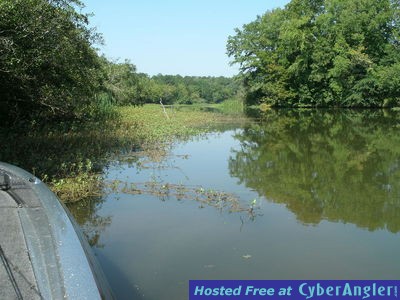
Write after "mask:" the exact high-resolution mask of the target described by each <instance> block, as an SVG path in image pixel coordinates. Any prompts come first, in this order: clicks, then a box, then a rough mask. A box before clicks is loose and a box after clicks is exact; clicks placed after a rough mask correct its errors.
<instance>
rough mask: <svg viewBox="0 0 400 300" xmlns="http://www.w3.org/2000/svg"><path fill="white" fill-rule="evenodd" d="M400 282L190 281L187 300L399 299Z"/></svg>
mask: <svg viewBox="0 0 400 300" xmlns="http://www.w3.org/2000/svg"><path fill="white" fill-rule="evenodd" d="M399 292H400V280H190V281H189V300H210V299H237V300H258V299H264V300H265V299H270V300H272V299H274V300H279V299H280V300H282V299H296V300H301V299H305V300H308V299H315V300H326V299H352V300H353V299H354V300H364V299H373V300H376V299H399V298H398V296H399Z"/></svg>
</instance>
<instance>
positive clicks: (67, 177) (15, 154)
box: [0, 105, 232, 202]
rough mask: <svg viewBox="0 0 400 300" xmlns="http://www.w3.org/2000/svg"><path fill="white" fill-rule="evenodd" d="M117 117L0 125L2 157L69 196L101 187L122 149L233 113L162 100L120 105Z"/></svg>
mask: <svg viewBox="0 0 400 300" xmlns="http://www.w3.org/2000/svg"><path fill="white" fill-rule="evenodd" d="M116 110H117V113H118V115H119V118H117V119H115V120H112V121H107V122H101V123H84V124H80V123H71V124H66V123H62V124H57V125H51V126H50V125H46V126H42V127H38V126H35V125H32V126H31V127H30V128H24V129H22V128H20V129H19V130H11V131H10V130H9V129H2V130H0V139H1V140H2V147H1V148H0V161H5V162H8V163H11V164H15V165H17V166H20V167H22V168H24V169H26V170H28V171H30V172H32V173H34V174H35V175H36V176H38V177H39V178H41V179H42V180H43V181H45V182H46V183H47V184H48V185H49V186H50V187H51V189H52V190H53V191H54V192H55V193H56V194H57V195H58V196H59V197H60V198H61V199H62V200H63V201H65V202H74V201H78V200H81V199H84V198H86V197H89V196H94V195H96V194H98V193H99V192H100V191H101V182H102V181H101V179H102V170H103V168H104V167H105V166H106V165H107V164H108V163H109V162H110V161H113V160H115V159H117V158H118V157H120V156H121V155H122V154H129V153H131V152H133V151H134V152H136V151H148V152H150V151H151V150H154V149H158V150H160V149H163V148H165V145H167V144H169V143H170V142H171V141H173V140H174V139H176V138H187V137H190V136H193V135H196V134H199V133H201V132H204V131H207V130H208V129H209V128H210V127H212V126H214V125H215V124H218V123H221V122H230V121H232V119H231V118H230V117H229V116H224V115H222V114H217V113H212V112H206V111H201V110H193V111H191V110H185V111H180V110H179V109H176V108H167V109H166V110H165V111H164V110H163V108H162V107H161V106H160V105H145V106H141V107H131V106H130V107H119V108H117V109H116Z"/></svg>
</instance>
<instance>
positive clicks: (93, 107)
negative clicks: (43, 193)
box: [0, 0, 240, 126]
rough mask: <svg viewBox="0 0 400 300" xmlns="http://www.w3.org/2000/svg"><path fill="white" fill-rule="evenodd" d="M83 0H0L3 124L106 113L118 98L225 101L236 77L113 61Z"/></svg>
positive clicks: (119, 102) (129, 102) (126, 102)
mask: <svg viewBox="0 0 400 300" xmlns="http://www.w3.org/2000/svg"><path fill="white" fill-rule="evenodd" d="M82 8H83V3H82V2H80V1H79V0H1V1H0V120H1V123H0V126H1V125H5V124H8V123H10V122H11V123H13V124H14V125H15V124H16V123H24V122H26V121H29V122H32V121H33V120H43V119H45V120H48V119H49V118H52V119H57V120H61V119H64V120H65V119H77V118H78V119H88V118H97V119H104V118H105V117H109V116H111V115H113V107H114V106H115V105H137V104H142V103H146V102H150V103H158V102H159V101H160V99H163V102H164V103H187V104H188V103H195V102H221V101H223V100H225V99H229V98H232V97H233V96H235V95H236V94H237V91H238V89H239V86H240V85H236V84H235V82H234V80H233V79H230V78H223V77H219V78H212V77H181V76H179V75H176V76H163V75H158V76H155V77H153V78H151V77H149V76H148V75H146V74H140V73H137V70H136V67H135V65H133V64H132V63H131V62H130V61H124V62H118V61H109V60H107V59H106V58H105V57H101V56H99V55H98V53H97V51H96V49H95V46H96V45H97V44H99V43H101V42H102V39H101V36H100V35H99V34H98V33H96V31H95V30H94V29H92V28H90V27H89V22H88V15H86V14H83V13H80V11H82Z"/></svg>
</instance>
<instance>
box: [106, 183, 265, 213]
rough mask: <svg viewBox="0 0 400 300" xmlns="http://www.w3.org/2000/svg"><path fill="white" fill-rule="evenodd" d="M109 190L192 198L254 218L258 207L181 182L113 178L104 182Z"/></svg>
mask: <svg viewBox="0 0 400 300" xmlns="http://www.w3.org/2000/svg"><path fill="white" fill-rule="evenodd" d="M106 187H107V188H108V189H109V192H119V193H124V194H132V195H141V194H147V195H153V196H157V197H159V198H161V200H163V201H165V200H167V199H170V198H176V199H177V200H178V201H180V200H194V201H196V202H199V203H200V208H204V207H206V206H211V207H215V208H216V209H218V210H220V211H228V212H230V213H233V212H246V213H248V214H249V216H250V217H251V218H255V217H256V216H257V215H260V214H259V213H258V210H259V209H260V207H259V206H257V203H256V201H255V200H253V201H252V202H251V203H250V204H249V205H243V204H242V203H241V202H240V200H239V198H238V197H237V196H236V195H234V194H232V193H226V192H223V191H217V190H212V189H205V188H203V187H201V186H188V185H183V184H173V183H160V182H157V181H149V182H142V183H129V182H125V181H121V180H113V181H111V182H108V183H106Z"/></svg>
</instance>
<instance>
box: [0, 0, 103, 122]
mask: <svg viewBox="0 0 400 300" xmlns="http://www.w3.org/2000/svg"><path fill="white" fill-rule="evenodd" d="M81 6H82V3H81V2H80V1H78V0H49V1H46V0H2V1H0V82H1V85H0V107H1V112H2V115H1V116H0V117H2V118H14V119H18V118H21V119H23V118H25V117H26V116H27V115H28V114H30V115H32V114H35V113H37V112H40V113H52V114H54V115H62V116H64V117H68V116H72V115H74V116H77V115H82V114H84V113H87V112H88V110H90V107H91V105H92V102H93V99H94V94H95V92H96V91H97V90H98V89H99V87H100V85H101V83H102V74H101V72H99V71H98V70H99V67H100V66H99V60H98V56H97V53H96V51H95V49H94V48H93V44H94V43H96V41H97V38H98V35H97V34H96V33H95V32H93V31H92V30H91V29H89V28H88V27H87V25H88V19H87V16H86V15H84V14H81V13H78V12H77V10H76V8H79V7H81Z"/></svg>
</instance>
